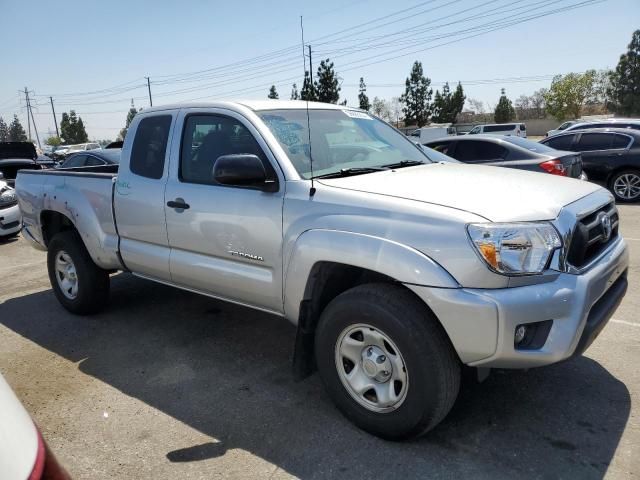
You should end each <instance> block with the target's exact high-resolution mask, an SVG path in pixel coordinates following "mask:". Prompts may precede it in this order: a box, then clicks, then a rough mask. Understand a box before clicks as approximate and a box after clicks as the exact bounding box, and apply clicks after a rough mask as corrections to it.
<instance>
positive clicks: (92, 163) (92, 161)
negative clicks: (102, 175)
mask: <svg viewBox="0 0 640 480" xmlns="http://www.w3.org/2000/svg"><path fill="white" fill-rule="evenodd" d="M98 165H104V161H103V160H100V159H99V158H97V157H94V156H93V155H87V162H86V166H87V167H97V166H98Z"/></svg>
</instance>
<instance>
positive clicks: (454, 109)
mask: <svg viewBox="0 0 640 480" xmlns="http://www.w3.org/2000/svg"><path fill="white" fill-rule="evenodd" d="M466 100H467V96H466V95H465V94H464V89H463V88H462V84H461V83H460V82H458V85H457V86H456V91H455V92H453V95H451V103H450V104H449V119H448V120H446V121H447V122H450V123H455V121H456V119H457V118H458V115H460V114H461V113H462V109H463V108H464V102H465V101H466Z"/></svg>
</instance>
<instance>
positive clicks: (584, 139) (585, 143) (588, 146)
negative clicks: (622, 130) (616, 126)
mask: <svg viewBox="0 0 640 480" xmlns="http://www.w3.org/2000/svg"><path fill="white" fill-rule="evenodd" d="M612 140H613V135H610V134H608V133H583V134H582V136H581V137H580V140H579V141H578V151H580V152H592V151H594V150H609V149H610V148H611V141H612Z"/></svg>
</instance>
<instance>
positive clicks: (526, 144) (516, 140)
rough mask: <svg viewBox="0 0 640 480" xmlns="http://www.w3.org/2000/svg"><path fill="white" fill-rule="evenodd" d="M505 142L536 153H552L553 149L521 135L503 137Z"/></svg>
mask: <svg viewBox="0 0 640 480" xmlns="http://www.w3.org/2000/svg"><path fill="white" fill-rule="evenodd" d="M503 140H504V141H505V142H509V143H513V144H514V145H517V146H519V147H522V148H526V149H527V150H529V151H530V152H537V153H553V152H554V149H553V148H551V147H547V146H546V145H544V144H542V143H537V142H532V141H531V140H527V139H526V138H521V137H505V138H503Z"/></svg>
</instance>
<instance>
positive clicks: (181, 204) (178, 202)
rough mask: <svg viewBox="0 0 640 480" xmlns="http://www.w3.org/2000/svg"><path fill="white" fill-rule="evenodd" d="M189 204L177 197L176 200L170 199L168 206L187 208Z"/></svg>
mask: <svg viewBox="0 0 640 480" xmlns="http://www.w3.org/2000/svg"><path fill="white" fill-rule="evenodd" d="M189 206H190V205H189V204H188V203H186V202H185V201H184V199H182V198H176V199H175V200H169V201H168V202H167V207H169V208H175V209H176V210H187V209H188V208H189Z"/></svg>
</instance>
